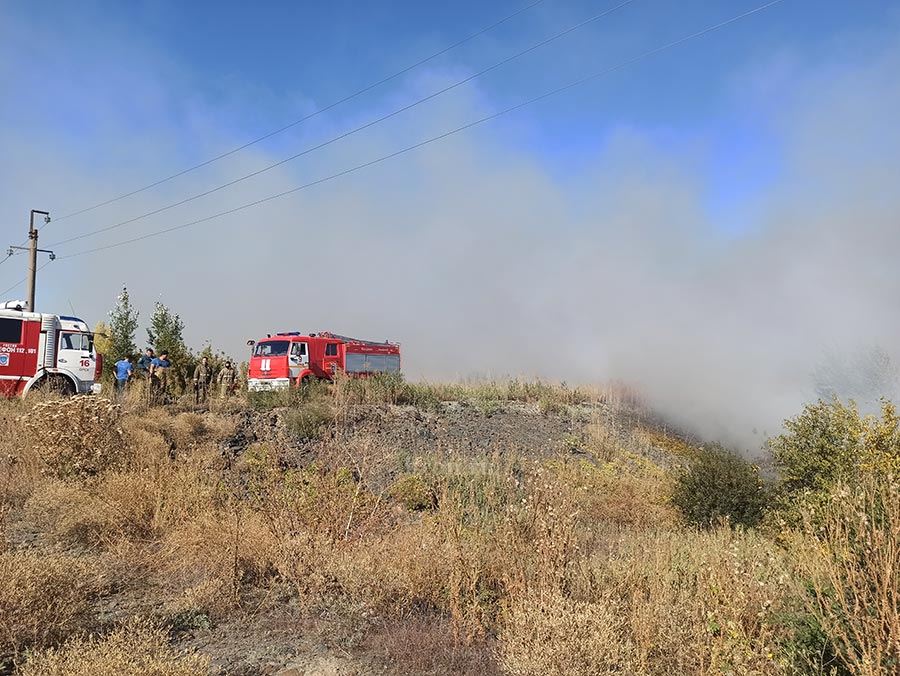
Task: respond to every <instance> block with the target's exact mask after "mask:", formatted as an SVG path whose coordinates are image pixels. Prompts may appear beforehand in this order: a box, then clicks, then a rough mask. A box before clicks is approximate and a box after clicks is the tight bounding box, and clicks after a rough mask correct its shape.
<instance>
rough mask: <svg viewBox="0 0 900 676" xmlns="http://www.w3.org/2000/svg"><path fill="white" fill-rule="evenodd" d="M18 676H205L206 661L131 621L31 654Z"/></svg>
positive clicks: (157, 631) (147, 626) (146, 625)
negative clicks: (99, 635)
mask: <svg viewBox="0 0 900 676" xmlns="http://www.w3.org/2000/svg"><path fill="white" fill-rule="evenodd" d="M20 674H21V676H208V674H209V660H208V659H207V658H205V657H202V656H200V655H196V654H182V653H179V652H178V651H176V650H173V649H172V648H170V647H169V645H168V635H167V633H166V631H165V630H163V629H160V628H158V627H156V626H154V625H153V624H151V623H149V622H146V621H141V620H135V621H132V622H130V623H129V624H127V625H125V626H123V627H121V628H119V629H117V630H115V631H113V632H112V633H111V634H110V635H108V636H105V637H103V638H96V637H91V638H75V639H72V640H70V641H68V642H67V643H65V644H64V645H63V646H62V647H60V648H51V649H48V650H44V651H39V652H37V653H35V654H34V655H33V656H32V657H31V658H30V659H29V660H28V663H27V664H26V665H25V666H24V667H23V668H22V669H21V670H20Z"/></svg>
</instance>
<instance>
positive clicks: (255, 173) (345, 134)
mask: <svg viewBox="0 0 900 676" xmlns="http://www.w3.org/2000/svg"><path fill="white" fill-rule="evenodd" d="M634 1H635V0H624V1H623V2H620V3H619V4H618V5H615V6H614V7H611V8H610V9H606V10H604V11H602V12H600V13H599V14H595V15H594V16H592V17H590V18H588V19H585V20H583V21H579V22H578V23H577V24H575V25H574V26H570V27H569V28H567V29H565V30H563V31H561V32H559V33H556V34H554V35H551V36H550V37H548V38H545V39H543V40H541V41H540V42H537V43H535V44H533V45H531V46H530V47H527V48H526V49H523V50H521V51H519V52H516V53H515V54H512V55H511V56H508V57H506V58H505V59H502V60H501V61H498V62H496V63H494V64H492V65H490V66H488V67H487V68H484V69H482V70H480V71H478V72H477V73H473V74H472V75H469V76H467V77H464V78H463V79H461V80H457V81H456V82H454V83H453V84H450V85H448V86H446V87H443V88H441V89H439V90H437V91H435V92H432V93H431V94H428V95H427V96H424V97H422V98H420V99H418V100H417V101H413V102H412V103H410V104H407V105H405V106H402V107H400V108H397V109H395V110H393V111H391V112H390V113H387V114H385V115H382V116H381V117H378V118H376V119H374V120H370V121H369V122H366V123H365V124H363V125H360V126H359V127H356V128H354V129H351V130H349V131H346V132H343V133H342V134H339V135H337V136H334V137H332V138H330V139H328V140H327V141H323V142H321V143H319V144H317V145H315V146H310V147H309V148H306V149H304V150H301V151H300V152H299V153H295V154H294V155H291V156H290V157H286V158H284V159H283V160H279V161H278V162H275V163H274V164H270V165H268V166H266V167H263V168H262V169H257V170H256V171H253V172H251V173H249V174H245V175H244V176H240V177H238V178H236V179H234V180H231V181H228V182H227V183H223V184H221V185H218V186H216V187H214V188H210V189H209V190H205V191H203V192H200V193H197V194H195V195H191V196H190V197H186V198H184V199H182V200H179V201H177V202H172V203H171V204H167V205H165V206H163V207H159V208H158V209H154V210H153V211H148V212H147V213H145V214H141V215H140V216H135V217H133V218H129V219H126V220H124V221H119V222H118V223H113V224H112V225H107V226H105V227H102V228H98V229H97V230H92V231H90V232H86V233H82V234H80V235H75V236H73V237H69V238H67V239H62V240H60V241H58V242H54V243H53V244H50V245H49V246H51V247H59V246H62V245H64V244H69V243H70V242H75V241H77V240H80V239H85V238H87V237H93V236H94V235H99V234H101V233H104V232H109V231H110V230H115V229H117V228H121V227H123V226H125V225H129V224H131V223H135V222H137V221H141V220H143V219H145V218H149V217H150V216H155V215H157V214H160V213H162V212H164V211H168V210H170V209H174V208H175V207H180V206H182V205H184V204H187V203H189V202H193V201H194V200H197V199H200V198H201V197H207V196H208V195H211V194H213V193H216V192H219V191H220V190H224V189H225V188H230V187H231V186H233V185H236V184H238V183H241V182H243V181H246V180H248V179H251V178H253V177H255V176H259V175H260V174H264V173H265V172H267V171H271V170H272V169H275V168H276V167H280V166H281V165H283V164H287V163H288V162H291V161H293V160H296V159H297V158H300V157H303V156H304V155H308V154H309V153H312V152H314V151H316V150H320V149H322V148H324V147H326V146H329V145H331V144H332V143H336V142H337V141H340V140H342V139H345V138H347V137H348V136H352V135H353V134H357V133H359V132H361V131H364V130H365V129H369V128H370V127H374V126H375V125H377V124H380V123H382V122H384V121H386V120H389V119H391V118H392V117H396V116H397V115H399V114H401V113H404V112H406V111H408V110H411V109H412V108H415V107H416V106H419V105H421V104H423V103H425V102H427V101H430V100H432V99H434V98H437V97H438V96H441V95H442V94H446V93H447V92H449V91H451V90H453V89H456V88H457V87H461V86H462V85H464V84H466V83H467V82H471V81H472V80H474V79H476V78H479V77H481V76H482V75H485V74H487V73H489V72H491V71H493V70H496V69H497V68H500V67H501V66H504V65H506V64H507V63H510V62H511V61H514V60H515V59H518V58H520V57H522V56H525V55H526V54H529V53H531V52H533V51H535V50H536V49H540V48H541V47H544V46H546V45H548V44H550V43H551V42H554V41H556V40H559V39H560V38H563V37H565V36H566V35H569V34H570V33H572V32H574V31H576V30H578V29H579V28H583V27H584V26H586V25H588V24H590V23H593V22H595V21H599V20H600V19H602V18H604V17H606V16H608V15H610V14H612V13H613V12H615V11H617V10H619V9H622V8H623V7H625V6H626V5H630V4H631V3H632V2H634Z"/></svg>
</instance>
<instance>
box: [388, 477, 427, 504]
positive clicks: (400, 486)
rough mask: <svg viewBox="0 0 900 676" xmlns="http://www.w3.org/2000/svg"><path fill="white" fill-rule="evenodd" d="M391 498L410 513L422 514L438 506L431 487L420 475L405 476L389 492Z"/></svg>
mask: <svg viewBox="0 0 900 676" xmlns="http://www.w3.org/2000/svg"><path fill="white" fill-rule="evenodd" d="M388 492H389V493H390V495H391V497H392V498H394V500H396V501H397V502H399V503H400V504H402V505H403V506H404V507H406V509H408V510H409V511H410V512H421V511H423V510H426V509H431V508H432V507H434V506H435V504H437V496H435V494H434V491H433V490H432V488H431V486H429V485H428V483H427V482H426V481H425V480H424V479H423V478H422V477H420V476H419V475H418V474H404V475H403V476H401V477H399V478H398V479H397V480H396V481H395V482H394V483H393V484H392V485H391V487H390V489H389V490H388Z"/></svg>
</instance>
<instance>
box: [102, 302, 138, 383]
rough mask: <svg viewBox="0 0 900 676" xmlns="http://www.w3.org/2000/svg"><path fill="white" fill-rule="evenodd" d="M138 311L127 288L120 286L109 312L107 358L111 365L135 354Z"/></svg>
mask: <svg viewBox="0 0 900 676" xmlns="http://www.w3.org/2000/svg"><path fill="white" fill-rule="evenodd" d="M139 314H140V313H139V312H138V311H137V310H136V309H135V308H134V307H133V306H132V305H131V298H130V297H129V296H128V289H127V288H125V287H122V293H120V294H119V296H118V298H117V299H116V306H115V307H114V308H113V309H112V310H110V312H109V329H108V331H109V343H108V345H109V358H108V359H107V362H108V363H109V364H110V365H111V364H113V363H114V362H115V361H117V360H119V359H121V358H122V357H124V356H126V355H128V356H129V357H134V356H135V355H136V354H137V351H138V349H137V345H135V343H134V336H135V333H136V332H137V326H138V315H139Z"/></svg>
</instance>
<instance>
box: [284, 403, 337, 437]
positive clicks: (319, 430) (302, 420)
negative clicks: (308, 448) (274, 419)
mask: <svg viewBox="0 0 900 676" xmlns="http://www.w3.org/2000/svg"><path fill="white" fill-rule="evenodd" d="M283 420H284V426H285V428H286V429H287V432H288V434H290V435H291V436H292V437H293V438H294V439H296V440H297V441H314V440H316V439H321V438H322V437H323V436H324V435H325V431H326V430H327V429H328V426H329V425H330V424H331V423H332V422H333V421H334V413H333V411H332V410H331V407H329V406H328V404H327V403H326V402H324V401H310V402H307V403H305V404H302V405H301V406H299V407H297V408H290V409H288V410H286V411H285V412H284V413H283Z"/></svg>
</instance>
